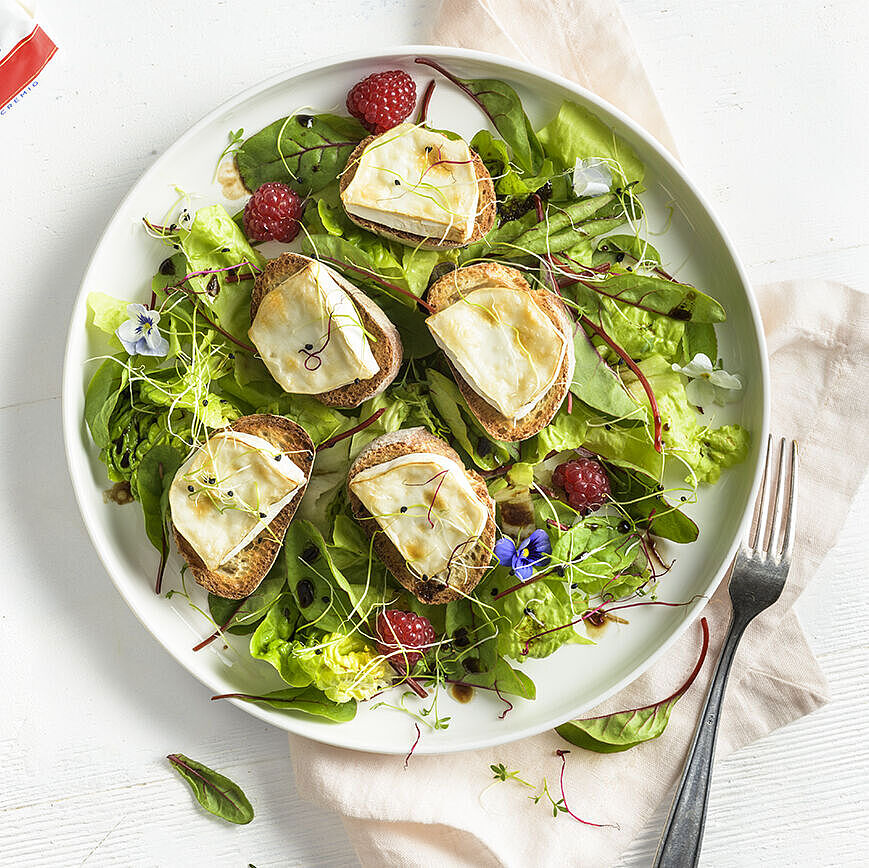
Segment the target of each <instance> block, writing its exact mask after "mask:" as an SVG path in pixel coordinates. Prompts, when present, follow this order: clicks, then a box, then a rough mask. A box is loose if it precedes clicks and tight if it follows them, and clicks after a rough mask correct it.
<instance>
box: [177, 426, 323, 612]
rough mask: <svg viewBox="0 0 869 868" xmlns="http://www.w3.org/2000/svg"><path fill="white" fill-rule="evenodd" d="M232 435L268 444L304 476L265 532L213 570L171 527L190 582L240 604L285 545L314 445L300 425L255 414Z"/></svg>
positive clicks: (304, 485) (254, 587) (311, 458)
mask: <svg viewBox="0 0 869 868" xmlns="http://www.w3.org/2000/svg"><path fill="white" fill-rule="evenodd" d="M229 427H230V428H231V429H232V430H233V431H239V432H241V433H242V434H254V435H256V436H257V437H262V438H263V440H268V442H269V443H271V444H272V445H273V446H275V447H276V448H278V449H280V450H281V451H282V452H284V454H286V455H287V456H290V457H291V458H292V461H293V463H294V464H296V465H297V466H298V467H299V469H300V470H301V471H302V472H303V473H304V474H305V482H304V484H303V485H302V486H301V487H300V488H299V490H298V491H297V492H296V494H295V496H294V497H293V499H292V500H291V501H290V502H289V503H288V504H287V505H286V506H285V507H284V508H283V509H282V510H281V511H280V512H279V513H278V514H277V515H276V516H275V517H274V519H273V520H272V521H271V523H270V524H269V525H268V527H267V528H264V529H263V531H262V533H260V534H259V535H258V536H257V537H256V538H255V539H254V540H252V541H251V542H250V543H249V544H248V545H247V546H245V547H244V548H243V549H242V550H241V551H240V552H239V553H238V554H237V555H235V557H233V558H231V559H230V560H229V561H227V562H226V563H225V564H221V565H220V566H219V567H218V568H217V569H216V570H209V569H208V567H206V566H205V564H204V563H203V562H202V558H200V557H199V555H198V554H197V553H196V550H195V549H194V548H193V546H191V545H190V543H189V542H187V540H186V539H185V538H184V537H183V536H182V535H181V533H180V531H179V530H178V528H176V527H175V525H174V524H173V525H172V533H173V536H174V537H175V545H176V546H178V551H179V552H180V553H181V556H182V557H183V558H184V560H185V561H187V565H188V566H189V567H190V572H191V573H193V578H194V579H196V581H197V582H198V583H199V584H200V585H202V587H203V588H205V589H206V590H208V591H211V593H212V594H217V595H218V596H219V597H226V598H228V599H230V600H241V599H244V597H247V596H248V595H249V594H252V593H253V592H254V591H255V590H256V588H257V586H258V585H259V583H260V582H261V581H262V580H263V579H264V578H265V576H266V573H267V572H268V571H269V570H270V569H271V568H272V564H273V563H274V562H275V558H276V557H277V555H278V552H279V551H280V549H281V546H282V545H283V542H284V534H286V532H287V528H288V527H289V525H290V522H291V521H292V519H293V515H295V512H296V509H297V507H298V506H299V502H300V501H301V499H302V496H303V495H304V493H305V489H306V488H307V486H308V480H309V479H310V478H311V468H312V467H313V464H314V443H313V441H312V440H311V438H310V437H309V436H308V434H307V432H306V431H305V429H304V428H302V427H301V426H300V425H297V424H296V423H295V422H292V421H290V420H289V419H286V418H284V417H283V416H269V415H268V414H266V413H257V414H255V415H253V416H242V418H241V419H236V420H235V422H233V423H232V425H230V426H229Z"/></svg>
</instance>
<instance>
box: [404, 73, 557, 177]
mask: <svg viewBox="0 0 869 868" xmlns="http://www.w3.org/2000/svg"><path fill="white" fill-rule="evenodd" d="M416 62H417V63H421V64H423V65H425V66H430V67H431V68H432V69H436V70H437V71H438V72H439V73H440V74H441V75H443V76H445V77H446V78H448V79H449V80H450V81H451V82H452V83H453V84H454V85H456V87H458V88H459V89H460V90H463V91H464V92H465V93H466V94H467V95H468V96H469V97H470V98H471V99H472V100H473V101H474V102H475V103H476V104H477V105H478V106H479V107H480V109H481V111H482V112H483V114H485V115H486V117H487V118H488V119H489V120H490V121H491V123H492V126H494V127H495V129H496V130H497V131H498V133H499V134H500V135H501V138H502V139H504V141H505V142H506V143H507V144H508V145H509V146H510V151H511V153H512V154H513V159H514V160H515V161H516V163H517V164H518V165H519V166H520V168H522V169H523V170H524V171H526V172H529V173H531V174H536V173H537V172H539V171H540V168H541V166H542V164H543V148H542V147H541V145H540V142H539V141H538V139H537V135H536V134H535V132H534V128H533V127H532V126H531V122H530V121H529V120H528V116H527V115H526V114H525V112H524V110H523V109H522V102H521V100H520V99H519V95H518V94H517V93H516V91H515V90H513V88H512V87H510V85H509V84H506V83H505V82H503V81H499V80H498V79H494V78H458V77H457V76H455V75H453V74H452V73H451V72H448V71H447V70H446V69H444V68H443V67H442V66H441V65H440V64H439V63H437V61H434V60H429V59H427V58H425V57H418V58H417V59H416Z"/></svg>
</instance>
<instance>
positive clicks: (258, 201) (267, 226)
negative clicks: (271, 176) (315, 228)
mask: <svg viewBox="0 0 869 868" xmlns="http://www.w3.org/2000/svg"><path fill="white" fill-rule="evenodd" d="M301 216H302V200H301V198H300V197H299V194H298V193H296V192H295V191H294V190H291V189H290V188H289V187H288V186H287V185H286V184H279V183H277V182H271V183H268V184H263V185H262V186H261V187H260V188H259V189H258V190H257V191H256V193H254V194H253V196H251V197H250V199H249V200H248V203H247V205H245V206H244V234H245V235H247V237H248V238H249V239H250V240H251V241H283V242H289V241H292V240H293V239H294V238H295V237H296V236H297V235H298V234H299V218H300V217H301Z"/></svg>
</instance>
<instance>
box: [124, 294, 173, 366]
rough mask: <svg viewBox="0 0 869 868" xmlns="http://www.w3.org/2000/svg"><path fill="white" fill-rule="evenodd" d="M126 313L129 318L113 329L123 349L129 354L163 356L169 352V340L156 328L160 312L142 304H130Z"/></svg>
mask: <svg viewBox="0 0 869 868" xmlns="http://www.w3.org/2000/svg"><path fill="white" fill-rule="evenodd" d="M127 313H128V314H129V316H130V318H129V319H128V320H127V321H126V322H123V323H121V324H120V325H119V326H118V327H117V329H116V330H115V334H116V335H117V336H118V340H119V341H120V342H121V343H122V344H123V345H124V349H125V350H126V351H127V352H128V353H129V354H130V355H131V356H135V355H139V356H165V355H166V353H168V352H169V341H167V340H166V338H164V337H163V335H161V334H160V329H158V328H157V323H158V322H160V312H159V311H156V310H148V308H146V307H145V305H144V304H130V305H127Z"/></svg>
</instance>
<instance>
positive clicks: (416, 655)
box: [376, 609, 437, 668]
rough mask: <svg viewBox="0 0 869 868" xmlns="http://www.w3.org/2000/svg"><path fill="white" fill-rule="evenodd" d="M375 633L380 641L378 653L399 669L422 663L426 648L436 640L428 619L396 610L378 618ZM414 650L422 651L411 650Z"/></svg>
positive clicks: (382, 614) (383, 613)
mask: <svg viewBox="0 0 869 868" xmlns="http://www.w3.org/2000/svg"><path fill="white" fill-rule="evenodd" d="M376 631H377V637H378V640H379V641H378V642H377V650H378V651H379V652H380V653H381V654H383V655H385V656H387V657H389V661H390V662H391V663H394V664H396V665H397V666H399V667H401V668H403V667H404V666H405V665H406V666H408V667H412V666H414V664H416V663H417V661H419V660H422V658H423V656H424V654H425V652H426V650H427V648H429V647H430V646H431V645H432V644H433V643H434V642H435V641H436V640H437V634H436V633H435V631H434V627H432V625H431V621H429V619H428V618H425V617H423V616H422V615H417V614H415V613H413V612H402V611H400V610H399V609H387V610H386V611H385V612H381V613H380V614H379V615H378V616H377V626H376ZM414 648H422V649H423V650H422V651H414V650H411V649H414Z"/></svg>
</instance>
